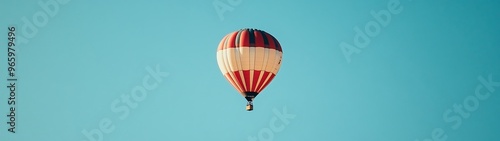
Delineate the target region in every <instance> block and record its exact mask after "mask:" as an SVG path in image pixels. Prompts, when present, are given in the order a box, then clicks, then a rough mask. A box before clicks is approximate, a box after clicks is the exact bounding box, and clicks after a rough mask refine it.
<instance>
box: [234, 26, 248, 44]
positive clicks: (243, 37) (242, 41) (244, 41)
mask: <svg viewBox="0 0 500 141" xmlns="http://www.w3.org/2000/svg"><path fill="white" fill-rule="evenodd" d="M240 32H241V33H240V38H239V39H236V40H240V44H239V47H249V46H250V37H249V32H248V31H247V30H243V31H240Z"/></svg>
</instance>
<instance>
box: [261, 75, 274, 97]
mask: <svg viewBox="0 0 500 141" xmlns="http://www.w3.org/2000/svg"><path fill="white" fill-rule="evenodd" d="M268 77H269V79H268V80H267V82H266V83H265V84H264V85H262V87H261V88H260V89H258V90H257V93H260V92H261V91H262V90H263V89H264V88H266V87H267V85H269V83H271V81H273V79H274V74H273V73H269V76H268ZM263 81H265V79H264V80H263Z"/></svg>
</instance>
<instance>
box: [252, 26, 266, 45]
mask: <svg viewBox="0 0 500 141" xmlns="http://www.w3.org/2000/svg"><path fill="white" fill-rule="evenodd" d="M253 33H254V36H255V46H256V47H264V36H265V35H262V34H261V32H259V31H257V30H254V32H253Z"/></svg>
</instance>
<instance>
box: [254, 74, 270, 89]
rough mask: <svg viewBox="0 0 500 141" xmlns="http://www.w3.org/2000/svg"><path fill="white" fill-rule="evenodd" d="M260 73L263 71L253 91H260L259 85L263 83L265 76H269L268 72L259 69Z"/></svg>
mask: <svg viewBox="0 0 500 141" xmlns="http://www.w3.org/2000/svg"><path fill="white" fill-rule="evenodd" d="M261 73H263V75H262V78H260V81H259V83H257V89H255V92H260V91H259V90H260V89H261V87H262V86H263V85H264V83H265V81H266V78H267V76H269V74H270V73H269V72H267V71H261Z"/></svg>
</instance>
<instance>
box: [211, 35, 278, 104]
mask: <svg viewBox="0 0 500 141" xmlns="http://www.w3.org/2000/svg"><path fill="white" fill-rule="evenodd" d="M282 56H283V51H282V49H281V46H280V43H279V42H278V40H277V39H276V38H275V37H273V36H272V35H271V34H269V33H267V32H265V31H262V30H259V29H251V28H245V29H240V30H238V31H235V32H232V33H229V34H227V35H226V36H225V37H224V38H223V39H222V40H221V42H220V43H219V46H218V48H217V62H218V65H219V68H220V70H221V72H222V74H223V75H224V77H225V78H226V79H227V80H228V81H229V83H231V85H233V87H234V88H235V89H236V90H237V91H238V92H240V93H241V95H243V96H244V97H245V98H246V99H247V100H248V101H249V103H250V104H251V102H252V101H253V99H254V98H255V97H256V96H257V95H258V94H259V93H260V92H261V91H262V90H263V89H264V88H266V87H267V85H269V83H270V82H271V81H272V80H273V79H274V77H275V76H276V74H277V73H278V70H279V69H280V66H281V59H282ZM247 110H248V109H247Z"/></svg>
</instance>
